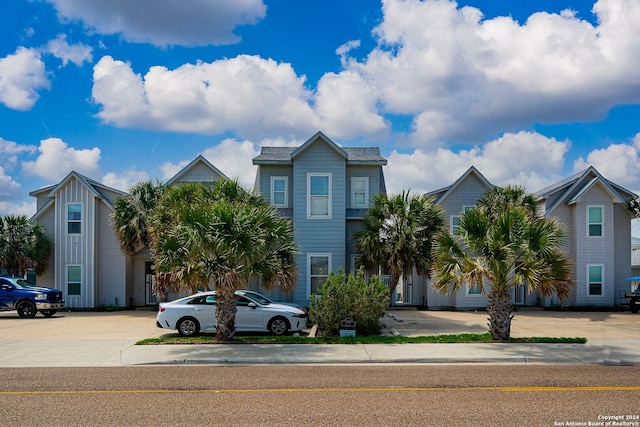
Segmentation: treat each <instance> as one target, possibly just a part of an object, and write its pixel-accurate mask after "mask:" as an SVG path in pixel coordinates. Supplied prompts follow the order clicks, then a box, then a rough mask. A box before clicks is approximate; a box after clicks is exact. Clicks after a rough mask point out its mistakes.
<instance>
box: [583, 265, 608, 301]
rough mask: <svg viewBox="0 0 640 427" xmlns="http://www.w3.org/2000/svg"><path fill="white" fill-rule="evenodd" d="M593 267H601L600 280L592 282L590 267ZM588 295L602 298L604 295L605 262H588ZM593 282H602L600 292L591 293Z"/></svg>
mask: <svg viewBox="0 0 640 427" xmlns="http://www.w3.org/2000/svg"><path fill="white" fill-rule="evenodd" d="M591 267H600V282H591V280H590V276H589V269H590V268H591ZM586 282H587V292H586V295H587V297H595V298H600V297H603V296H604V285H605V284H604V264H587V280H586ZM592 283H600V294H592V293H591V284H592Z"/></svg>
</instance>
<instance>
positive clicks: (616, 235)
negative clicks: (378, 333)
mask: <svg viewBox="0 0 640 427" xmlns="http://www.w3.org/2000/svg"><path fill="white" fill-rule="evenodd" d="M492 187H493V185H492V184H491V183H489V181H487V180H486V179H485V178H484V176H483V175H482V174H481V173H480V172H478V171H477V170H476V169H475V168H474V167H471V168H470V169H468V170H467V171H466V172H465V173H464V174H463V175H462V176H461V177H460V178H458V179H457V180H456V181H455V182H454V183H453V184H452V185H450V186H448V187H445V188H443V189H440V190H436V191H433V192H430V193H427V196H430V197H433V198H434V200H435V202H436V203H437V204H439V205H440V206H441V207H442V208H443V209H444V211H445V219H446V220H447V221H448V223H449V228H450V230H451V232H452V233H455V229H456V226H457V221H458V220H459V218H460V215H462V213H463V212H464V211H466V210H467V209H471V208H473V207H474V206H475V202H476V201H477V200H478V199H479V198H481V197H482V196H483V195H484V194H485V193H486V192H487V191H488V190H489V189H491V188H492ZM534 195H535V196H536V198H537V201H538V212H539V215H541V216H543V217H546V218H557V219H558V220H560V221H561V222H562V223H563V224H564V227H565V230H566V233H567V242H566V245H565V247H564V248H563V249H564V250H565V251H566V253H567V255H568V257H569V259H570V260H571V269H572V270H571V273H572V280H573V293H572V296H571V298H570V300H568V301H565V305H570V306H597V305H600V306H614V305H617V304H619V303H620V300H619V293H620V291H621V290H629V282H628V281H626V280H625V278H627V277H629V276H631V272H632V270H631V257H630V253H631V218H632V216H633V215H632V213H631V212H630V211H629V210H628V208H627V206H628V202H629V201H630V200H631V199H634V198H637V195H636V194H634V193H632V192H630V191H628V190H626V189H624V188H622V187H621V186H619V185H617V184H615V183H613V182H611V181H608V180H607V179H605V178H604V177H603V176H602V175H600V173H599V172H598V171H597V170H596V169H595V168H593V167H589V168H588V169H586V170H584V171H582V172H580V173H577V174H575V175H573V176H570V177H569V178H567V179H564V180H562V181H560V182H557V183H555V184H553V185H551V186H549V187H547V188H544V189H542V190H540V191H538V192H536V193H534ZM412 280H413V283H414V297H413V299H412V300H411V301H409V302H408V303H409V304H412V305H425V306H427V307H428V308H430V309H438V308H446V307H456V308H475V307H478V308H480V307H486V305H487V302H488V301H487V298H486V297H483V296H482V295H481V293H480V290H479V289H474V288H473V287H469V286H467V287H464V288H461V289H460V291H459V292H458V293H456V294H454V295H447V294H441V293H439V292H437V291H435V290H434V289H433V288H432V287H431V286H430V281H429V280H426V279H424V278H420V277H415V276H414V277H413V278H412ZM415 284H417V285H418V286H415ZM420 292H422V295H421V294H420ZM512 293H513V303H514V304H515V305H526V306H536V305H545V306H549V305H556V304H559V301H558V299H557V297H555V296H552V297H549V298H545V299H542V298H540V296H539V295H538V294H537V293H536V292H530V291H529V290H528V289H527V286H526V285H521V286H517V287H516V288H515V289H513V290H512ZM422 298H424V303H422V304H421V299H422Z"/></svg>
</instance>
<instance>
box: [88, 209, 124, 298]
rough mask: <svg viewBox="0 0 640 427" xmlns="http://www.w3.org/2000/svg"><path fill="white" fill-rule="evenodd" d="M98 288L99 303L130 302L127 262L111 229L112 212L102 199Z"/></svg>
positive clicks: (98, 226)
mask: <svg viewBox="0 0 640 427" xmlns="http://www.w3.org/2000/svg"><path fill="white" fill-rule="evenodd" d="M96 211H97V212H96V214H97V221H96V228H97V229H96V240H95V244H96V263H95V265H96V289H97V293H98V295H97V305H117V306H120V307H125V306H127V305H128V304H129V302H128V298H127V294H126V289H127V284H126V273H127V262H126V256H125V255H124V253H123V252H122V251H121V250H120V245H119V244H118V242H117V240H116V238H115V235H114V234H113V231H112V229H111V224H110V219H109V215H110V213H111V212H112V211H111V209H109V208H108V207H107V206H106V205H105V204H104V203H103V202H102V201H100V200H97V201H96Z"/></svg>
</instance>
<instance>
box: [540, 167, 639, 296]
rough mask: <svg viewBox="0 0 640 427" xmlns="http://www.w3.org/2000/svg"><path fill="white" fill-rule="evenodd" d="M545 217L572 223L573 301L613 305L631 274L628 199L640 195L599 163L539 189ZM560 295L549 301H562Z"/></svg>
mask: <svg viewBox="0 0 640 427" xmlns="http://www.w3.org/2000/svg"><path fill="white" fill-rule="evenodd" d="M535 195H536V196H537V199H538V208H539V212H540V214H541V215H543V216H544V217H547V218H558V219H559V220H560V221H561V222H562V223H563V224H564V225H565V227H566V230H567V233H568V237H569V239H568V243H567V245H566V247H565V250H566V252H567V254H568V255H569V258H570V259H571V260H572V277H573V283H574V291H573V295H572V296H571V299H570V300H569V301H567V303H566V304H567V305H576V306H585V305H586V306H591V305H593V306H598V305H600V306H613V305H615V304H619V293H620V291H621V290H629V282H628V281H625V278H627V277H629V276H631V259H630V258H631V257H630V254H631V219H632V217H633V214H632V213H631V211H630V210H629V209H628V203H629V201H630V200H632V199H636V198H637V197H638V196H637V195H636V194H634V193H632V192H631V191H629V190H626V189H624V188H622V187H621V186H619V185H617V184H615V183H613V182H611V181H609V180H607V179H605V178H604V177H603V176H602V175H600V173H599V172H598V171H597V170H596V169H595V168H593V167H589V168H587V169H586V170H584V171H582V172H579V173H577V174H575V175H573V176H570V177H568V178H567V179H565V180H562V181H560V182H558V183H556V184H554V185H551V186H549V187H547V188H544V189H542V190H540V191H538V192H536V193H535ZM557 303H558V301H557V299H555V298H552V299H550V300H547V301H544V304H546V305H549V304H557Z"/></svg>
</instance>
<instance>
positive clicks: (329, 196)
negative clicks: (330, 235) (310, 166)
mask: <svg viewBox="0 0 640 427" xmlns="http://www.w3.org/2000/svg"><path fill="white" fill-rule="evenodd" d="M313 177H326V178H327V180H328V189H327V192H328V194H327V195H324V194H311V178H313ZM331 181H332V174H330V173H308V174H307V219H331V214H332V202H331V199H332V191H331V188H332V184H331ZM312 197H326V198H327V215H314V214H312V213H311V198H312Z"/></svg>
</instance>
